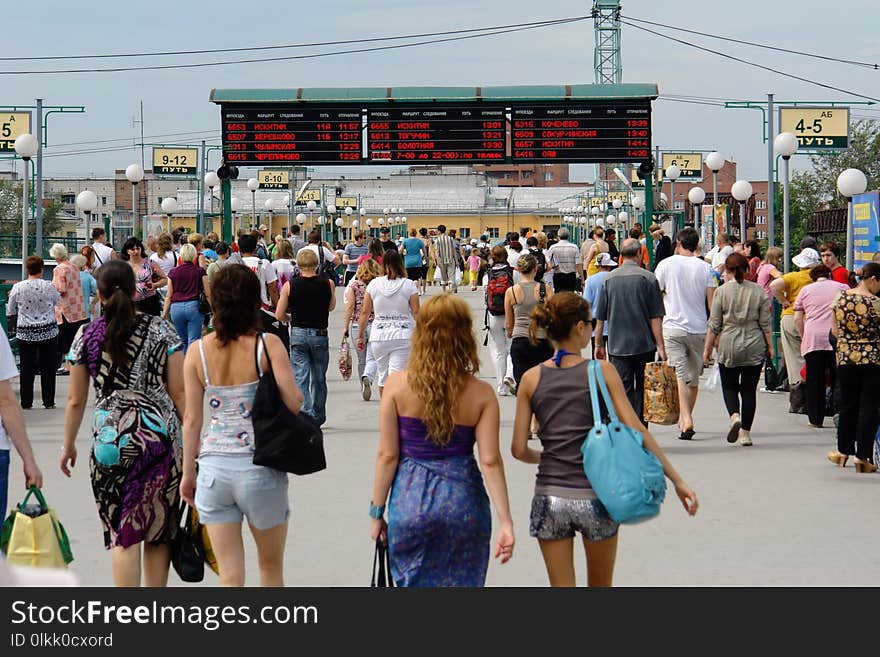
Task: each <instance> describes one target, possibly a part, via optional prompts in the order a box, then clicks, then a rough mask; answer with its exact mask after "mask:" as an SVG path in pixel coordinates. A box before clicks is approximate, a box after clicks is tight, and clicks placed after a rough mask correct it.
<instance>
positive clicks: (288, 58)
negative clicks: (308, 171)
mask: <svg viewBox="0 0 880 657" xmlns="http://www.w3.org/2000/svg"><path fill="white" fill-rule="evenodd" d="M589 18H591V17H590V16H584V17H575V18H565V19H559V20H554V21H545V22H542V23H540V24H536V25H528V26H525V27H513V28H507V29H496V30H492V31H483V32H481V33H479V34H460V35H458V36H451V37H445V38H441V39H427V40H423V41H414V42H411V43H398V44H392V45H386V46H374V47H371V48H351V49H348V50H336V51H331V52H322V53H313V54H308V55H286V56H282V57H257V58H252V59H238V60H229V61H220V62H196V63H191V64H161V65H148V66H116V67H112V68H73V69H50V70H21V71H0V75H53V74H59V73H65V74H67V73H119V72H123V71H160V70H169V69H188V68H205V67H209V66H229V65H233V64H255V63H262V62H281V61H293V60H302V59H317V58H320V57H332V56H338V55H351V54H357V53H367V52H380V51H384V50H397V49H402V48H413V47H416V46H425V45H431V44H436V43H450V42H453V41H465V40H468V39H480V38H483V37H488V36H496V35H499V34H511V33H514V32H525V31H527V30H537V29H543V28H546V27H554V26H558V25H568V24H571V23H577V22H580V21H584V20H587V19H589ZM490 29H491V28H490Z"/></svg>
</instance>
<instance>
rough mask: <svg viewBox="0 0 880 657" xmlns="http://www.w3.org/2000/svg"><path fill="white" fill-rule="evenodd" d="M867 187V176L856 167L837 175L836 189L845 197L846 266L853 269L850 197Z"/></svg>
mask: <svg viewBox="0 0 880 657" xmlns="http://www.w3.org/2000/svg"><path fill="white" fill-rule="evenodd" d="M867 188H868V178H867V177H866V176H865V174H864V173H863V172H861V171H859V170H858V169H846V170H844V171H842V172H841V174H840V175H839V176H837V191H839V192H840V193H841V194H843V195H844V196H846V197H847V199H848V202H847V212H846V268H847V269H849V270H850V271H852V270H853V269H855V267H854V266H853V265H854V262H853V261H854V259H855V257H854V256H855V246H854V244H853V203H852V197H853V196H855V195H856V194H864V193H865V190H866V189H867Z"/></svg>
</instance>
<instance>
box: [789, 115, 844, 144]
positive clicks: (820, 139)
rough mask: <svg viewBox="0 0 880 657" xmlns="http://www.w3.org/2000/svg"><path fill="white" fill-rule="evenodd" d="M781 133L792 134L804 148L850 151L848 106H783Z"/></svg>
mask: <svg viewBox="0 0 880 657" xmlns="http://www.w3.org/2000/svg"><path fill="white" fill-rule="evenodd" d="M779 132H790V133H792V134H793V135H794V136H796V137H797V138H798V144H799V146H800V147H801V148H806V149H810V150H831V149H844V148H849V108H848V107H782V108H780V109H779Z"/></svg>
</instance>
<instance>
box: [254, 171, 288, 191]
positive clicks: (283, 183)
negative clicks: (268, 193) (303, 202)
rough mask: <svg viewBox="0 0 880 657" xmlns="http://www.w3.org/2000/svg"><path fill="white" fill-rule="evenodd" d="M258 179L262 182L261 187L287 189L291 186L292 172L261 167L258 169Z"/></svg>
mask: <svg viewBox="0 0 880 657" xmlns="http://www.w3.org/2000/svg"><path fill="white" fill-rule="evenodd" d="M257 180H258V181H259V183H260V189H287V188H288V187H290V172H289V171H281V170H277V169H275V170H273V169H260V170H259V171H257Z"/></svg>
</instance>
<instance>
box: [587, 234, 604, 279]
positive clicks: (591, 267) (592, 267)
mask: <svg viewBox="0 0 880 657" xmlns="http://www.w3.org/2000/svg"><path fill="white" fill-rule="evenodd" d="M593 246H596V247H598V248H597V250H596V253H595V254H594V255H593V257H592V258H591V259H590V262H589V263H587V277H588V278H589V277H590V276H592V275H593V274H598V273H599V272H600V271H602V270H601V269H599V267H597V266H596V258H598V257H599V254H600V253H608V242H606V241H605V240H597V241H596V242H594V243H593ZM591 248H592V247H591Z"/></svg>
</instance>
